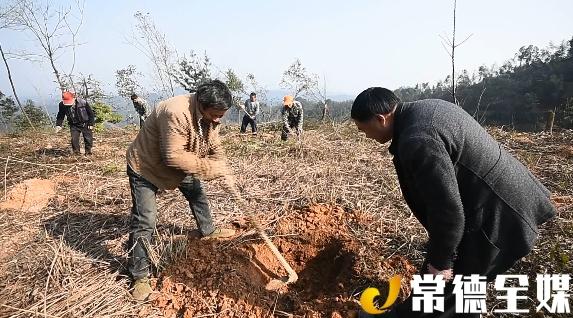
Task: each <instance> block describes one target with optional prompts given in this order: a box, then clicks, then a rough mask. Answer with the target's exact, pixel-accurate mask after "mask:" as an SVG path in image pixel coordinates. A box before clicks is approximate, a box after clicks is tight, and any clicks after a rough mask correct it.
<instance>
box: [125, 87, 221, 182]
mask: <svg viewBox="0 0 573 318" xmlns="http://www.w3.org/2000/svg"><path fill="white" fill-rule="evenodd" d="M201 117H202V116H201V113H200V111H199V109H198V107H197V100H196V98H195V94H186V95H180V96H175V97H172V98H170V99H167V100H164V101H162V102H160V103H159V104H158V105H157V107H155V109H154V110H153V111H152V112H151V114H150V115H149V117H147V120H146V121H145V125H143V128H142V129H141V130H140V131H139V134H138V135H137V137H136V138H135V140H134V141H133V142H132V143H131V145H130V146H129V149H128V150H127V164H128V165H129V166H130V167H131V169H133V170H134V171H135V172H137V173H138V174H140V175H141V176H143V177H144V178H145V179H147V180H148V181H149V182H151V183H153V184H154V185H155V186H157V187H158V188H159V189H168V190H170V189H175V188H176V187H177V186H178V185H179V183H180V182H181V181H182V180H183V179H184V178H185V177H186V176H187V175H195V176H196V177H197V178H199V179H206V180H209V179H213V178H214V177H217V176H218V175H217V172H218V171H215V169H216V167H217V162H215V161H224V160H225V154H224V151H223V149H222V147H221V142H220V139H219V128H218V125H214V124H213V123H205V122H204V121H203V120H201Z"/></svg>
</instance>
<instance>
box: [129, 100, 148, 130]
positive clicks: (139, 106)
mask: <svg viewBox="0 0 573 318" xmlns="http://www.w3.org/2000/svg"><path fill="white" fill-rule="evenodd" d="M131 101H132V102H133V107H134V108H135V111H137V113H138V114H139V128H141V127H143V124H144V122H145V119H147V101H146V100H145V99H143V98H141V97H139V96H137V94H131Z"/></svg>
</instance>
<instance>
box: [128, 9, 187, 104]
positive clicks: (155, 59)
mask: <svg viewBox="0 0 573 318" xmlns="http://www.w3.org/2000/svg"><path fill="white" fill-rule="evenodd" d="M134 17H135V19H136V24H135V31H134V34H132V35H131V37H130V38H128V39H127V40H128V42H129V43H130V44H131V45H133V46H134V47H135V48H137V49H138V50H139V51H141V52H142V53H143V54H144V55H145V56H146V57H147V58H148V59H149V61H151V63H152V64H153V74H154V77H155V80H156V82H157V83H158V84H159V85H158V86H159V87H158V92H160V94H161V95H163V96H162V97H167V96H174V95H175V83H174V75H173V70H174V68H175V67H174V65H175V60H176V56H177V52H176V51H175V50H174V49H172V48H171V46H170V45H169V43H168V42H167V39H166V37H165V34H164V33H163V32H161V31H160V30H159V29H158V28H157V26H156V25H155V22H153V19H152V18H151V15H150V14H149V13H142V12H136V13H135V15H134Z"/></svg>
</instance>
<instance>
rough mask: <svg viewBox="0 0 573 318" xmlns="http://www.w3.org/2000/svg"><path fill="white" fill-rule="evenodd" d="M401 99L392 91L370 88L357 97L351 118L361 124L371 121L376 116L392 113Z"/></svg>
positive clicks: (353, 104)
mask: <svg viewBox="0 0 573 318" xmlns="http://www.w3.org/2000/svg"><path fill="white" fill-rule="evenodd" d="M399 102H400V98H398V96H396V95H395V94H394V93H393V92H392V91H391V90H389V89H386V88H382V87H370V88H368V89H366V90H364V91H363V92H362V93H360V94H358V96H356V99H355V100H354V103H352V110H351V111H350V117H351V118H352V119H354V120H356V121H359V122H365V121H368V120H370V119H371V118H372V117H374V116H375V115H378V114H381V115H385V114H388V113H391V112H392V111H393V110H394V107H396V105H398V103H399Z"/></svg>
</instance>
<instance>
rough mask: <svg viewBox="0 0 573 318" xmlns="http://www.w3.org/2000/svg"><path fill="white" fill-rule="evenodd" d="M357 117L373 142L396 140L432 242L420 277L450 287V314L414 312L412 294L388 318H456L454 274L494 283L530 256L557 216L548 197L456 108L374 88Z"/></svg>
mask: <svg viewBox="0 0 573 318" xmlns="http://www.w3.org/2000/svg"><path fill="white" fill-rule="evenodd" d="M351 117H352V119H353V120H354V122H355V124H356V126H357V127H358V129H359V130H361V131H362V132H364V133H365V134H366V136H367V137H369V138H372V139H374V140H376V141H378V142H379V143H382V144H383V143H386V142H388V141H390V140H392V142H391V144H390V147H389V151H390V153H391V154H392V155H393V156H394V158H393V162H394V166H395V168H396V173H397V175H398V180H399V182H400V187H401V189H402V194H403V196H404V199H405V201H406V203H407V204H408V206H409V207H410V209H411V210H412V212H413V214H414V215H415V216H416V218H417V219H418V220H419V221H420V223H421V224H422V225H423V226H424V228H425V229H426V231H427V232H428V236H429V241H428V244H427V255H426V261H425V262H424V265H423V268H422V269H421V274H433V275H443V276H444V278H445V280H446V281H448V283H447V284H446V288H445V292H444V304H445V305H444V312H443V313H442V312H434V313H432V314H425V313H423V312H413V310H412V297H411V296H410V297H409V298H408V299H406V301H404V302H403V303H401V304H398V305H396V306H395V308H394V309H393V310H391V311H390V312H388V313H386V314H383V315H385V316H389V317H453V316H455V315H456V314H455V313H454V310H455V298H454V296H453V295H452V290H453V287H452V284H451V279H452V277H453V275H464V276H467V275H470V274H479V275H482V276H486V277H487V280H488V281H491V280H493V279H495V277H496V275H498V274H501V273H504V272H505V271H507V270H508V269H509V268H510V267H511V266H513V264H514V263H515V262H516V261H517V260H519V259H520V258H522V257H523V256H525V255H527V254H528V253H529V252H530V251H531V249H532V248H533V245H534V243H535V240H536V239H537V235H538V232H539V231H538V226H539V225H541V224H542V223H544V222H545V221H547V220H548V219H550V218H551V217H553V216H554V215H555V209H554V207H553V205H552V204H551V202H550V200H549V196H550V193H549V191H548V190H547V189H546V188H545V187H544V186H543V185H542V184H541V183H540V182H539V181H538V180H537V179H536V178H535V177H534V176H533V175H532V174H531V173H530V172H529V171H528V170H527V168H526V167H525V166H523V165H522V164H521V163H520V162H519V161H518V160H516V159H515V158H514V157H513V156H511V155H510V154H509V153H508V152H507V151H506V150H505V149H504V148H503V147H502V146H501V145H500V144H499V143H497V142H496V141H495V140H494V139H493V138H492V137H491V136H490V135H489V134H488V133H487V131H486V130H485V129H484V128H483V127H481V126H480V125H479V123H477V122H476V121H475V120H474V119H473V118H472V117H471V116H470V115H469V114H468V113H467V112H465V111H464V110H463V109H462V108H461V107H458V106H456V105H455V104H452V103H449V102H446V101H443V100H436V99H433V100H432V99H429V100H420V101H416V102H411V103H401V102H400V100H399V99H398V97H396V96H395V95H394V93H393V92H392V91H390V90H387V89H385V88H381V87H373V88H369V89H367V90H365V91H363V92H362V93H360V95H358V97H357V98H356V100H355V101H354V103H353V105H352V110H351ZM474 316H475V317H479V314H469V315H466V317H474Z"/></svg>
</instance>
